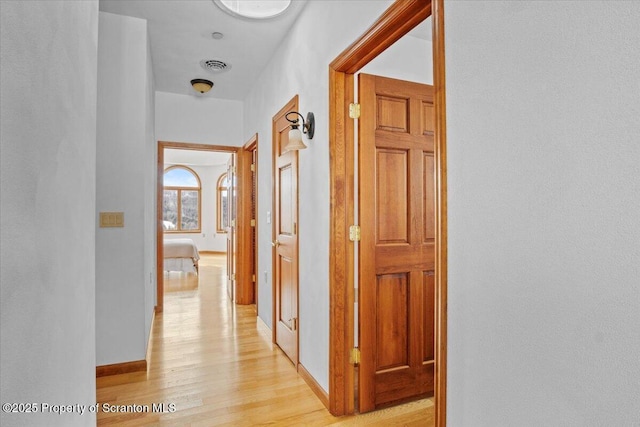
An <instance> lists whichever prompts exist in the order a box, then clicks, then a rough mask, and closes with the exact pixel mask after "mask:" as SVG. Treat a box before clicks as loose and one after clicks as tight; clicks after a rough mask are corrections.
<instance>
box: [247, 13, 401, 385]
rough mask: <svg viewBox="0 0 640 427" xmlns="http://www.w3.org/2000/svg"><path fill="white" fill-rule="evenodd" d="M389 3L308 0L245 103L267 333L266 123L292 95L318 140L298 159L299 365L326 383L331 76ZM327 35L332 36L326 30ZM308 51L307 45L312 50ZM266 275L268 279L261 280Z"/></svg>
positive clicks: (268, 143)
mask: <svg viewBox="0 0 640 427" xmlns="http://www.w3.org/2000/svg"><path fill="white" fill-rule="evenodd" d="M389 4H391V1H376V2H363V1H341V2H335V1H311V2H308V3H307V5H306V6H305V9H304V10H303V11H302V13H301V15H300V17H299V19H298V20H297V21H296V24H295V26H294V27H293V28H292V29H291V31H290V33H289V35H288V36H287V38H286V39H284V40H283V41H282V45H281V47H280V49H279V50H278V52H276V53H275V55H274V57H273V59H272V61H271V62H270V64H269V65H268V66H267V67H266V68H265V70H264V71H263V73H262V74H261V76H260V78H259V79H258V81H256V83H255V85H254V87H253V88H252V89H251V91H250V93H249V95H248V96H247V98H246V99H245V103H244V105H245V107H244V108H245V122H244V139H249V137H250V136H251V135H253V134H254V133H256V132H258V134H259V144H260V148H259V150H258V152H259V158H258V163H259V165H258V209H259V211H258V212H257V217H258V218H257V221H258V233H259V234H258V252H259V253H258V257H259V259H258V262H259V265H258V275H257V276H258V300H259V304H258V307H259V311H260V312H259V313H258V314H259V316H260V318H261V319H262V320H263V321H264V322H265V323H266V324H267V325H268V326H270V327H271V310H272V297H271V292H272V282H271V277H272V271H271V262H272V259H271V256H272V250H271V244H270V242H271V240H272V236H271V230H272V228H271V224H267V222H266V217H267V211H270V210H271V206H272V180H271V174H272V171H271V156H272V150H271V119H272V117H273V115H274V114H276V113H277V112H278V111H279V110H280V108H282V106H283V105H284V104H285V103H286V102H287V101H289V100H290V99H291V98H292V97H293V96H294V95H296V94H299V95H300V99H299V101H300V112H301V113H302V114H303V115H305V116H306V113H307V112H309V111H313V112H314V114H315V117H316V134H315V136H314V138H313V140H312V141H310V142H309V144H308V146H309V148H308V149H307V150H305V151H303V152H301V153H300V157H299V169H300V171H299V194H300V200H299V242H300V257H299V258H300V259H299V267H300V288H299V327H300V363H302V365H303V366H304V367H305V368H306V369H307V370H308V371H309V373H311V375H312V376H313V377H314V378H315V379H316V381H318V383H319V384H320V385H321V386H322V387H323V388H324V389H325V390H328V384H329V238H328V236H329V143H328V126H329V105H328V101H329V71H328V64H329V63H330V62H331V61H332V60H333V59H334V58H335V57H336V56H337V55H338V54H339V53H340V52H341V51H342V50H343V49H345V48H346V47H347V46H348V45H349V44H350V43H351V42H353V41H354V40H355V39H356V38H357V37H358V36H360V35H361V34H362V33H363V32H364V31H365V30H366V29H367V28H368V27H369V26H370V25H371V23H373V22H374V21H375V20H376V19H377V18H378V16H380V14H381V13H382V12H383V11H384V10H385V9H386V8H387V7H388V6H389ZM329 29H331V30H329ZM310 46H312V47H310ZM265 274H266V276H267V280H265Z"/></svg>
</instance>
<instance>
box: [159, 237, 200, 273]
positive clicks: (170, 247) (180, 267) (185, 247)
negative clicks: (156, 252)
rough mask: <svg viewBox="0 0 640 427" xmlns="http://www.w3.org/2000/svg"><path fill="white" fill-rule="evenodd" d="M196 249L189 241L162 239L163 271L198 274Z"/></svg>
mask: <svg viewBox="0 0 640 427" xmlns="http://www.w3.org/2000/svg"><path fill="white" fill-rule="evenodd" d="M199 259H200V255H199V254H198V247H197V246H196V244H195V243H193V240H191V239H164V271H184V272H185V273H196V274H197V273H198V260H199Z"/></svg>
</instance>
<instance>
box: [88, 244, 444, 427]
mask: <svg viewBox="0 0 640 427" xmlns="http://www.w3.org/2000/svg"><path fill="white" fill-rule="evenodd" d="M225 268H226V262H225V257H224V256H222V255H202V257H201V259H200V276H199V277H198V276H196V275H193V274H189V275H187V274H179V273H170V275H169V279H168V280H167V276H165V306H164V313H161V314H159V315H157V316H156V318H155V321H154V325H153V328H152V332H151V333H152V340H151V348H150V351H149V360H148V362H149V368H148V372H146V373H132V374H122V375H115V376H111V377H102V378H98V380H97V400H98V402H99V403H101V404H103V403H109V404H111V405H140V407H142V408H144V407H148V408H149V412H136V413H132V412H131V411H129V412H127V413H118V412H109V413H105V412H100V413H99V414H98V425H100V426H106V425H118V426H134V425H136V426H139V425H175V426H186V425H191V426H214V425H216V426H217V425H230V426H231V425H233V426H240V425H242V426H252V425H278V426H286V425H316V426H326V425H367V426H369V425H380V426H383V425H384V426H388V425H403V426H411V425H415V426H428V425H432V424H433V402H432V400H431V399H425V400H421V401H417V402H412V403H408V404H405V405H401V406H397V407H394V408H389V409H384V410H381V411H376V412H373V413H369V414H365V415H359V416H353V417H343V418H336V417H333V416H331V415H330V414H329V412H328V411H327V409H326V408H325V407H324V405H323V404H322V403H321V402H320V400H319V399H318V398H317V397H316V396H315V395H314V394H313V392H312V391H311V389H310V388H309V387H308V386H307V384H306V383H305V382H304V380H302V378H301V377H300V376H298V374H297V372H296V371H295V369H294V367H293V366H292V364H291V363H290V362H289V360H288V359H287V358H286V357H285V356H284V355H283V354H282V352H281V351H280V350H279V349H278V348H277V347H275V346H274V345H273V344H272V343H271V331H270V330H268V329H267V328H266V327H264V325H262V324H261V322H258V323H257V322H256V316H255V306H253V305H251V306H234V305H233V304H231V303H230V302H229V300H228V298H227V296H226V293H225V282H224V280H225ZM165 274H166V273H165ZM153 404H165V405H164V406H165V411H164V412H163V413H160V412H153V406H152V405H153ZM118 407H119V406H117V407H116V408H118Z"/></svg>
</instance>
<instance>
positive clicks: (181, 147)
mask: <svg viewBox="0 0 640 427" xmlns="http://www.w3.org/2000/svg"><path fill="white" fill-rule="evenodd" d="M167 150H170V151H167ZM241 150H242V147H232V146H220V145H206V144H192V143H183V142H168V141H159V142H158V162H157V192H156V207H157V212H156V219H157V220H156V239H157V240H156V272H157V273H156V277H157V284H156V308H155V311H156V313H161V312H162V311H163V309H164V291H165V283H164V268H165V267H164V264H165V262H164V261H165V260H164V258H165V247H164V244H163V242H164V237H165V229H166V228H167V227H178V225H176V224H175V222H176V221H166V220H165V218H164V206H163V205H164V192H165V188H164V177H165V171H166V167H167V165H166V160H167V155H168V154H169V155H170V156H171V155H176V154H181V155H182V156H177V157H175V158H174V160H172V163H179V164H180V165H181V166H184V167H186V168H190V169H192V170H193V171H194V172H196V173H198V172H200V173H199V174H198V175H200V176H199V178H200V181H201V182H205V181H206V185H207V186H208V188H201V189H200V190H199V191H201V193H202V196H198V198H200V197H202V200H200V202H199V205H198V206H199V207H198V208H195V207H192V208H191V213H192V216H193V215H195V213H194V211H195V210H197V221H196V222H197V225H191V226H190V228H191V229H190V230H173V231H171V233H172V234H173V236H174V237H181V238H185V239H189V240H192V241H194V244H195V246H196V247H198V250H199V251H201V252H212V253H216V252H218V253H221V254H225V255H227V253H226V252H227V248H226V237H225V235H224V234H218V233H219V232H220V230H221V227H222V226H221V224H220V221H221V218H222V216H221V212H223V211H224V210H223V209H217V208H218V206H217V205H218V204H219V203H220V200H221V198H220V197H218V196H220V194H218V193H219V191H218V187H219V185H218V184H219V182H220V179H219V178H220V176H218V175H221V174H223V173H226V172H227V160H228V159H229V158H231V157H232V156H234V157H236V161H237V164H236V168H240V167H242V166H243V164H244V162H245V160H244V159H245V156H236V155H237V154H238V152H239V151H241ZM198 153H200V154H201V155H202V156H203V157H204V156H208V157H209V160H208V163H209V165H207V166H206V168H199V167H197V166H194V164H193V163H197V162H198V161H196V160H194V158H196V157H197V154H198ZM176 158H177V159H179V160H175V159H176ZM189 159H191V160H189ZM215 159H218V160H215ZM220 159H222V160H220ZM217 161H219V162H221V165H220V168H219V169H220V171H219V172H220V173H219V174H218V173H217V169H216V167H215V162H217ZM205 163H206V162H205ZM203 170H206V171H205V172H201V171H203ZM203 178H204V179H203ZM236 181H237V182H236V192H237V195H238V196H241V195H242V194H243V192H244V190H243V189H242V178H241V177H240V176H238V177H237V179H236ZM232 191H233V190H232ZM188 195H189V194H186V193H185V195H184V200H187V198H188V197H187V196H188ZM227 195H228V194H227ZM212 197H215V199H216V201H215V204H213V205H211V204H210V205H208V206H206V207H205V206H204V203H206V199H209V200H211V198H212ZM181 200H182V199H178V198H177V197H176V206H181V205H180V201H181ZM226 200H229V198H227V199H226ZM243 206H244V205H243V204H242V205H241V204H238V207H237V209H244V207H243ZM187 208H188V206H187V207H179V208H177V209H179V213H178V214H177V216H178V217H179V214H180V213H182V212H183V211H184V212H186V211H187ZM185 215H186V214H185ZM234 215H237V217H238V219H241V215H240V213H239V212H238V211H236V212H235V213H234ZM225 218H226V221H227V222H231V220H235V218H229V217H228V215H227V217H225ZM169 219H170V218H169ZM222 219H224V218H222ZM180 221H181V223H180V224H179V226H181V225H182V222H185V223H186V220H184V221H183V220H180ZM168 222H170V223H171V224H168ZM192 222H193V221H192ZM223 225H224V224H223ZM238 225H242V227H237V232H236V236H235V238H236V239H238V247H237V249H236V250H237V251H240V249H241V247H242V246H244V244H243V243H242V242H241V241H240V238H241V237H242V236H243V233H244V231H241V229H242V230H244V227H243V226H244V224H243V223H238ZM186 228H189V227H186ZM182 231H185V233H184V234H183V233H182ZM168 233H169V231H168ZM206 239H208V240H206ZM212 241H215V243H220V246H221V249H219V250H218V249H217V246H215V244H214V243H212ZM205 242H208V243H205ZM242 250H244V248H242ZM194 264H195V265H194V268H196V269H197V263H194ZM181 265H182V264H181ZM234 270H237V268H236V267H235V266H234ZM239 279H241V278H240V276H239V275H238V274H236V280H239ZM243 281H244V280H243ZM236 302H237V301H236Z"/></svg>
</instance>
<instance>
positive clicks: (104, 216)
mask: <svg viewBox="0 0 640 427" xmlns="http://www.w3.org/2000/svg"><path fill="white" fill-rule="evenodd" d="M100 227H101V228H103V227H124V212H100Z"/></svg>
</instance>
